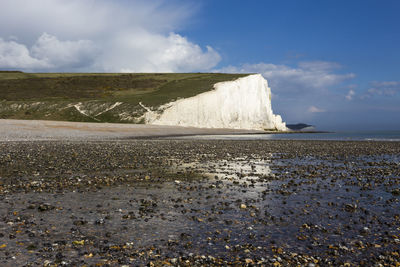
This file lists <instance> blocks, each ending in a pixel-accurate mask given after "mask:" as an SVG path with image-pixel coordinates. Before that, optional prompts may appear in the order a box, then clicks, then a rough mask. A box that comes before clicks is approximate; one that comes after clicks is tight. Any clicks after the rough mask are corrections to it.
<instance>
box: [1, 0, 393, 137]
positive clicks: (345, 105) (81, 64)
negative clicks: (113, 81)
mask: <svg viewBox="0 0 400 267" xmlns="http://www.w3.org/2000/svg"><path fill="white" fill-rule="evenodd" d="M399 29H400V1H397V0H374V1H371V0H350V1H349V0H335V1H320V0H304V1H297V0H290V1H289V0H281V1H273V0H249V1H240V0H218V1H216V0H196V1H195V0H185V1H183V0H153V1H148V0H147V1H145V0H114V1H107V0H35V1H30V0H1V1H0V69H1V70H22V71H26V72H228V73H239V72H240V73H261V74H262V75H263V76H264V77H265V78H266V79H267V80H268V83H269V86H270V87H271V90H272V94H273V97H272V107H273V110H274V113H276V114H280V115H281V116H282V118H283V120H284V121H286V122H287V123H299V122H302V123H308V124H312V125H315V126H316V127H317V129H320V130H400V30H399Z"/></svg>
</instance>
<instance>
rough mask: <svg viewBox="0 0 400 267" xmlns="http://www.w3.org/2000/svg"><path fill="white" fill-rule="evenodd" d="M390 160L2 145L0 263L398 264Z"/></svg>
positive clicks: (344, 146) (394, 169) (150, 143)
mask: <svg viewBox="0 0 400 267" xmlns="http://www.w3.org/2000/svg"><path fill="white" fill-rule="evenodd" d="M399 162H400V142H341V141H278V140H275V141H218V140H212V141H206V140H196V141H194V140H121V141H77V140H70V141H54V140H53V141H19V142H0V182H1V186H0V198H1V202H0V206H1V208H0V265H2V266H23V265H27V266H30V265H32V266H37V265H40V266H43V265H47V266H50V265H53V264H55V265H60V266H63V265H65V266H82V265H85V264H86V265H88V266H91V265H92V266H107V265H108V266H118V265H127V266H136V265H138V266H142V265H146V264H148V265H150V266H168V265H174V266H177V265H181V266H185V265H188V266H189V265H190V266H193V265H194V266H202V265H248V266H250V265H265V266H271V265H274V266H296V265H302V266H332V265H335V266H339V265H344V266H359V265H367V266H373V265H375V264H377V266H398V265H399V262H400V256H399V253H400V203H399V200H400V164H399ZM379 264H381V265H379Z"/></svg>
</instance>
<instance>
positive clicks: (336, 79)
mask: <svg viewBox="0 0 400 267" xmlns="http://www.w3.org/2000/svg"><path fill="white" fill-rule="evenodd" d="M339 67H340V65H338V64H337V63H332V62H324V61H311V62H300V63H299V64H298V66H297V67H290V66H287V65H276V64H270V63H258V64H243V65H242V66H240V67H234V66H229V67H227V68H223V69H221V70H219V71H223V72H224V71H225V72H242V73H253V72H255V73H261V74H262V75H263V76H264V77H265V78H266V79H267V80H268V82H269V83H270V85H271V87H272V88H273V89H274V90H275V92H278V93H281V92H283V93H291V92H292V93H300V92H302V93H306V92H310V93H311V92H314V91H315V90H324V89H326V88H328V87H329V86H332V85H335V84H338V83H340V82H343V81H345V80H348V79H351V78H354V77H355V75H354V74H353V73H346V74H338V73H335V72H334V71H335V70H336V69H338V68H339Z"/></svg>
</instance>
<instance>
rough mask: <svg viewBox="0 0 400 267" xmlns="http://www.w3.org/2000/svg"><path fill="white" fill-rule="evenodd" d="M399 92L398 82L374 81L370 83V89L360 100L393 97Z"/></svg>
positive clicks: (399, 84)
mask: <svg viewBox="0 0 400 267" xmlns="http://www.w3.org/2000/svg"><path fill="white" fill-rule="evenodd" d="M399 92H400V82H398V81H383V82H378V81H374V82H371V83H370V88H369V89H368V90H367V93H366V94H364V95H363V96H362V98H369V97H372V96H395V95H397V93H399Z"/></svg>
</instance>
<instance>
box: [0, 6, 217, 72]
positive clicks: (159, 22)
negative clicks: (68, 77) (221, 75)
mask: <svg viewBox="0 0 400 267" xmlns="http://www.w3.org/2000/svg"><path fill="white" fill-rule="evenodd" d="M165 3H166V1H161V0H159V1H157V0H155V1H151V2H148V1H140V0H136V1H120V2H116V1H105V0H96V1H94V0H86V1H82V0H79V1H78V0H37V1H24V0H4V1H3V2H2V8H1V10H0V38H2V39H0V68H1V69H8V68H12V69H21V70H27V71H97V72H102V71H106V72H120V71H132V72H152V71H154V72H178V71H206V70H210V69H211V68H213V67H214V66H215V65H216V64H218V62H219V61H220V59H221V57H220V55H219V54H218V52H217V51H215V50H214V49H213V48H212V47H211V46H206V47H205V48H202V47H200V46H199V45H198V44H195V43H193V42H191V41H189V40H188V39H187V38H186V37H185V36H182V35H179V34H177V33H175V31H176V30H177V29H179V28H180V26H181V25H182V24H183V22H185V20H186V19H187V16H188V14H191V11H190V8H189V6H188V5H187V4H184V3H182V2H177V1H172V2H171V1H168V5H166V4H165ZM21 6H24V8H23V9H21V8H20V7H21ZM26 25H29V27H26ZM7 36H8V37H7ZM10 36H13V39H11V38H10ZM6 38H7V39H8V40H7V39H6Z"/></svg>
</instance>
